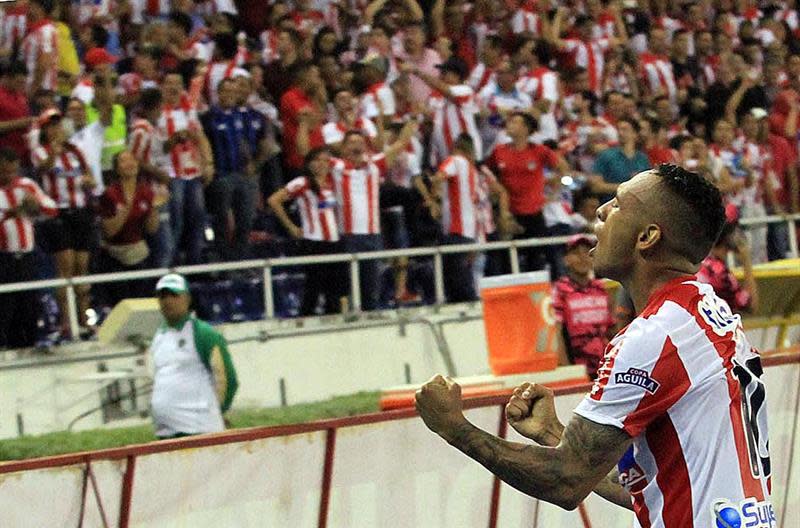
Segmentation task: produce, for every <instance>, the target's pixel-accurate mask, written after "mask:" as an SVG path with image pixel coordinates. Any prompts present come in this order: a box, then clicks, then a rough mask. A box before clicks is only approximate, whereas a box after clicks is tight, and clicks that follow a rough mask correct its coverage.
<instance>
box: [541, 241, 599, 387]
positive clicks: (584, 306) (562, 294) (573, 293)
mask: <svg viewBox="0 0 800 528" xmlns="http://www.w3.org/2000/svg"><path fill="white" fill-rule="evenodd" d="M595 243H596V240H595V238H594V237H591V236H589V235H582V234H581V235H575V236H573V237H572V238H570V239H569V241H568V242H567V251H566V254H565V255H564V264H565V267H566V269H567V273H566V275H564V276H563V277H561V278H560V279H559V280H558V281H556V282H555V283H554V284H553V311H554V312H555V316H556V319H557V320H558V321H559V322H560V323H561V328H562V334H563V336H564V343H565V345H566V349H567V357H568V359H569V362H570V363H573V364H577V365H585V366H586V374H587V375H588V376H589V377H590V378H592V379H594V378H595V377H596V376H597V369H598V368H599V366H600V361H601V360H602V359H603V352H604V350H605V347H606V345H607V344H608V341H609V339H610V337H611V333H612V332H613V329H614V318H613V315H612V312H611V302H610V300H609V297H608V293H607V292H606V289H605V286H604V285H603V282H602V281H600V280H598V279H595V278H594V275H593V273H592V257H591V256H590V255H589V250H590V249H591V248H593V247H594V245H595Z"/></svg>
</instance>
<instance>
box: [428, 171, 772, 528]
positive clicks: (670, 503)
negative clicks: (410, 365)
mask: <svg viewBox="0 0 800 528" xmlns="http://www.w3.org/2000/svg"><path fill="white" fill-rule="evenodd" d="M597 217H598V221H597V223H596V225H595V234H596V235H597V239H598V241H597V245H596V247H595V248H594V249H593V250H592V253H593V259H594V269H595V272H596V274H597V276H600V277H608V278H611V279H615V280H618V281H619V282H621V283H622V285H623V286H624V287H625V290H626V291H628V292H629V293H630V295H631V298H632V299H633V302H634V305H635V307H636V312H637V313H638V314H639V316H638V317H637V318H636V319H634V320H633V322H632V323H631V324H630V325H628V326H627V327H626V328H625V329H623V330H622V331H621V332H620V333H619V334H617V336H616V337H614V339H612V340H611V342H610V343H609V345H608V347H607V348H606V352H605V356H604V360H603V363H602V365H601V367H600V370H599V372H598V379H597V381H596V382H595V384H594V387H593V388H592V391H591V392H590V393H589V394H588V395H587V396H586V397H585V398H584V399H583V401H582V402H581V403H580V404H579V405H578V407H577V408H576V409H575V415H574V416H573V417H572V419H571V420H570V422H569V424H567V425H566V427H565V426H563V425H562V424H561V423H560V422H559V421H558V419H557V418H556V415H555V410H554V405H553V395H552V392H551V391H549V390H548V389H546V388H544V387H542V386H539V385H533V384H523V385H521V386H520V387H518V388H517V389H516V390H515V392H514V395H513V396H512V398H511V400H510V401H509V403H508V405H507V406H506V417H507V419H508V421H509V423H510V424H511V425H512V426H513V427H514V428H515V429H516V430H517V431H518V432H520V433H521V434H523V435H524V436H526V437H528V438H530V439H531V440H534V441H535V442H536V443H538V444H539V445H523V444H518V443H514V442H508V441H506V440H502V439H500V438H497V437H495V436H493V435H491V434H489V433H486V432H484V431H482V430H480V429H478V428H477V427H475V426H474V425H472V424H471V423H470V422H469V421H468V420H467V419H466V418H465V417H464V414H463V411H462V403H461V388H460V387H459V385H458V384H457V383H455V382H454V381H452V380H450V379H446V378H443V377H441V376H436V377H435V378H433V379H432V380H431V381H429V382H428V383H426V384H425V385H424V386H423V387H422V388H421V389H420V390H419V391H417V396H416V398H417V409H418V411H419V413H420V415H421V416H422V419H423V420H424V421H425V424H426V425H427V426H428V427H429V428H430V429H431V430H433V431H434V432H436V433H438V434H439V435H440V436H441V437H442V438H444V439H445V440H446V441H447V442H448V443H450V444H451V445H453V446H454V447H456V448H457V449H459V450H461V451H463V452H464V453H465V454H467V455H468V456H470V457H472V458H473V459H475V460H477V461H478V462H480V463H481V464H483V465H484V466H485V467H486V468H487V469H489V470H490V471H491V472H492V473H494V474H495V475H497V476H498V477H500V478H501V479H502V480H504V481H505V482H507V483H508V484H510V485H511V486H514V487H515V488H517V489H518V490H520V491H522V492H524V493H526V494H528V495H531V496H533V497H536V498H539V499H542V500H546V501H548V502H551V503H554V504H557V505H558V506H561V507H563V508H567V509H573V508H575V507H577V505H578V504H579V503H580V502H581V501H582V500H583V499H584V498H585V497H586V496H587V495H588V494H589V493H590V492H592V490H594V491H596V492H597V493H598V494H600V495H601V496H603V497H605V498H606V499H608V500H610V501H612V502H615V503H616V504H619V505H621V506H624V507H627V508H629V509H633V510H634V511H635V513H636V518H637V524H636V526H663V527H665V528H672V527H680V528H685V527H692V526H698V527H699V526H703V527H705V526H712V525H715V521H716V520H720V521H723V522H724V523H727V524H729V525H738V524H736V521H737V520H738V521H739V522H742V520H743V519H744V520H746V519H749V518H752V516H754V515H755V516H759V515H760V516H761V518H762V519H763V518H765V517H766V518H773V519H774V510H773V509H772V505H771V504H770V502H769V477H770V459H769V448H768V446H769V443H768V438H767V417H766V402H765V393H764V385H763V383H762V382H761V380H760V379H759V377H760V375H761V372H762V370H761V364H760V359H759V356H758V353H757V352H756V351H755V350H754V349H753V348H752V347H751V346H750V344H749V343H748V341H747V338H746V337H745V334H744V331H743V330H742V325H741V319H740V318H739V316H737V315H733V314H732V313H731V310H730V308H729V307H728V305H727V304H726V303H725V301H723V300H721V299H720V298H719V297H717V296H716V295H715V294H714V291H713V289H712V288H711V287H710V286H708V285H704V284H700V283H699V282H697V281H696V280H695V278H694V276H693V274H694V273H695V272H696V271H697V269H698V265H699V264H700V262H701V261H702V260H703V258H705V256H706V255H707V254H708V252H709V250H710V249H711V246H712V245H713V244H714V241H715V240H716V239H717V236H718V235H719V232H720V230H721V229H722V226H723V224H724V222H725V213H724V209H723V206H722V200H721V197H720V194H719V191H718V190H717V189H716V188H715V187H713V186H712V185H711V184H710V183H708V182H707V181H706V180H704V179H703V178H702V177H701V176H699V175H697V174H695V173H692V172H688V171H686V170H684V169H682V168H679V167H676V166H674V165H661V166H660V167H659V168H658V169H654V170H649V171H645V172H641V173H639V174H637V175H636V176H635V177H634V178H633V179H631V180H630V181H628V182H625V183H623V184H621V185H620V186H619V188H618V189H617V192H616V195H615V196H614V198H613V199H612V200H610V201H609V202H607V203H606V204H604V205H603V206H602V207H600V209H599V210H598V212H597ZM631 446H633V449H632V452H629V453H628V454H627V455H626V456H625V457H623V455H624V454H626V452H628V450H629V448H630V447H631ZM618 462H620V464H619V468H620V471H619V473H620V474H619V475H617V472H614V473H611V470H612V468H614V466H615V465H616V464H617V463H618ZM634 470H635V471H636V474H637V477H636V478H631V477H632V475H634V473H633V471H634ZM619 482H622V483H625V484H627V487H623V486H622V485H621V484H619ZM731 522H733V523H734V524H731ZM742 523H743V522H742ZM716 525H717V526H722V525H723V524H720V523H717V524H716Z"/></svg>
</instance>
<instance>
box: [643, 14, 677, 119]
mask: <svg viewBox="0 0 800 528" xmlns="http://www.w3.org/2000/svg"><path fill="white" fill-rule="evenodd" d="M668 49H669V48H668V45H667V35H666V32H665V31H664V30H663V29H661V28H653V29H651V30H650V39H649V50H650V51H648V52H646V53H642V55H641V56H640V57H639V61H640V69H641V76H642V79H644V83H645V86H646V88H647V90H648V92H649V93H650V94H652V95H655V96H658V95H666V96H667V97H669V100H670V102H671V103H672V104H673V105H674V104H675V103H676V101H677V98H678V83H677V81H676V80H675V72H674V71H673V69H672V62H671V61H670V59H669V55H668V54H667V52H668Z"/></svg>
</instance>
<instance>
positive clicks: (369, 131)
mask: <svg viewBox="0 0 800 528" xmlns="http://www.w3.org/2000/svg"><path fill="white" fill-rule="evenodd" d="M350 130H358V131H359V132H361V133H362V134H364V135H365V136H366V137H367V138H368V139H369V140H370V141H371V140H373V139H375V138H376V137H378V129H377V128H376V127H375V123H373V122H372V121H371V120H369V119H366V118H363V117H359V118H358V119H356V121H355V123H353V126H352V127H348V126H347V125H346V124H344V123H342V122H341V121H337V122H333V121H331V122H329V123H325V124H324V125H322V137H323V139H325V144H326V145H335V144H338V143H341V142H342V141H343V140H344V135H345V134H346V133H347V132H348V131H350Z"/></svg>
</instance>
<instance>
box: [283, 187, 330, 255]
mask: <svg viewBox="0 0 800 528" xmlns="http://www.w3.org/2000/svg"><path fill="white" fill-rule="evenodd" d="M286 191H287V192H288V193H289V196H291V197H292V198H294V199H295V201H296V202H297V206H298V209H299V210H300V221H301V223H302V226H303V238H305V239H306V240H324V241H328V242H336V241H337V240H339V229H338V227H337V225H336V213H335V210H336V195H335V193H334V190H333V187H332V182H328V183H327V184H326V185H324V186H320V192H319V193H315V192H314V191H313V190H312V189H311V187H310V186H309V185H308V179H307V178H306V177H304V176H300V177H299V178H295V179H293V180H292V181H290V182H289V183H288V184H287V185H286Z"/></svg>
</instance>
